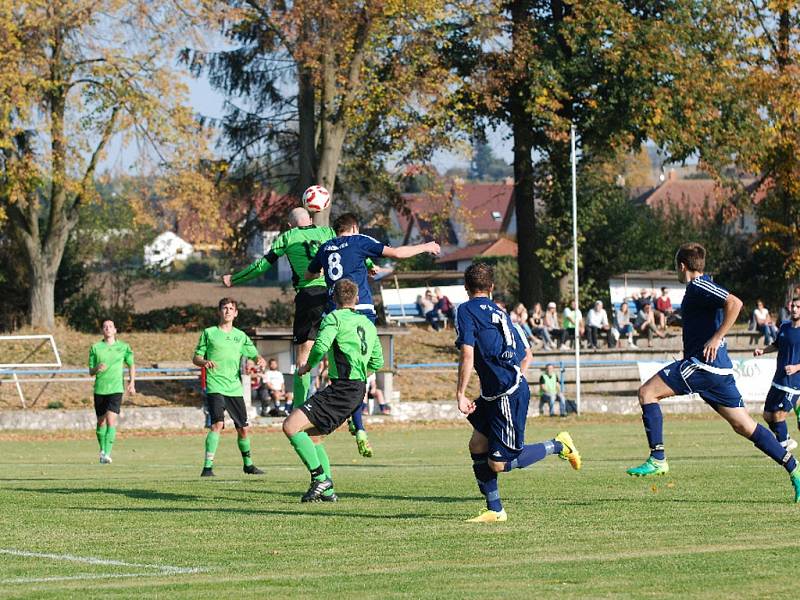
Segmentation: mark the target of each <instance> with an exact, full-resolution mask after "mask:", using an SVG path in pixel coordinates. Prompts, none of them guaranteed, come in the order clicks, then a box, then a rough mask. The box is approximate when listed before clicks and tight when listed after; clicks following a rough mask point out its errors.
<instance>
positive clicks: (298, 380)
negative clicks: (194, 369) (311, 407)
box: [292, 371, 311, 408]
mask: <svg viewBox="0 0 800 600" xmlns="http://www.w3.org/2000/svg"><path fill="white" fill-rule="evenodd" d="M310 387H311V373H306V374H305V375H303V376H302V377H300V376H299V375H298V374H297V371H295V372H294V379H293V380H292V393H293V394H294V398H293V399H292V407H293V408H297V407H298V406H303V404H305V403H306V397H307V396H308V388H310Z"/></svg>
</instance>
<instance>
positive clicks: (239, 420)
mask: <svg viewBox="0 0 800 600" xmlns="http://www.w3.org/2000/svg"><path fill="white" fill-rule="evenodd" d="M206 403H207V404H208V414H209V415H210V417H211V422H212V423H219V422H220V421H224V420H225V411H226V410H227V411H228V414H229V415H230V417H231V419H233V424H234V425H236V427H239V428H242V427H249V426H250V423H249V422H248V421H247V407H246V406H245V405H244V398H242V397H241V396H225V395H223V394H208V395H207V396H206Z"/></svg>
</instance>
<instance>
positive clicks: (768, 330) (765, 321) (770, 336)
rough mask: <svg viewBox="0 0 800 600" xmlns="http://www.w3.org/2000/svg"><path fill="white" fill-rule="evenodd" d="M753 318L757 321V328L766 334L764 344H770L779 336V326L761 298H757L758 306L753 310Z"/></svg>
mask: <svg viewBox="0 0 800 600" xmlns="http://www.w3.org/2000/svg"><path fill="white" fill-rule="evenodd" d="M753 320H754V321H755V325H756V330H758V331H759V332H760V333H761V335H763V336H764V345H765V346H769V345H770V344H772V342H774V341H775V338H776V337H778V328H777V327H775V323H774V322H773V321H772V315H770V314H769V310H768V309H767V307H765V306H764V302H763V301H762V300H761V299H760V298H759V299H758V300H756V308H755V310H754V311H753Z"/></svg>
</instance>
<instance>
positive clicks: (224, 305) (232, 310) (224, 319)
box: [217, 298, 239, 323]
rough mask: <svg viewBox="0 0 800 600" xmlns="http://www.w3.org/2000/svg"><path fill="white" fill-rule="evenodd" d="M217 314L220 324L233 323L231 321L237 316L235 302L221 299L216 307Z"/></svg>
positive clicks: (237, 310)
mask: <svg viewBox="0 0 800 600" xmlns="http://www.w3.org/2000/svg"><path fill="white" fill-rule="evenodd" d="M217 310H218V312H219V321H220V323H233V320H234V319H235V318H236V316H237V315H238V314H239V308H238V305H237V304H236V300H234V299H233V298H223V299H222V300H220V301H219V304H218V305H217Z"/></svg>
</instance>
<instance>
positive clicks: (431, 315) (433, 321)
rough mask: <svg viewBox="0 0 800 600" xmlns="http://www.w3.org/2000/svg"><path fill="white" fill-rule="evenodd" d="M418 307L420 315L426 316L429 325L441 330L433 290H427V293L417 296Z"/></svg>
mask: <svg viewBox="0 0 800 600" xmlns="http://www.w3.org/2000/svg"><path fill="white" fill-rule="evenodd" d="M417 308H418V309H419V314H420V316H422V317H425V320H426V321H427V322H428V325H430V326H431V327H433V330H434V331H439V318H438V315H437V314H436V309H435V308H434V305H433V292H431V291H430V290H426V291H425V295H422V294H420V295H419V296H417Z"/></svg>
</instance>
